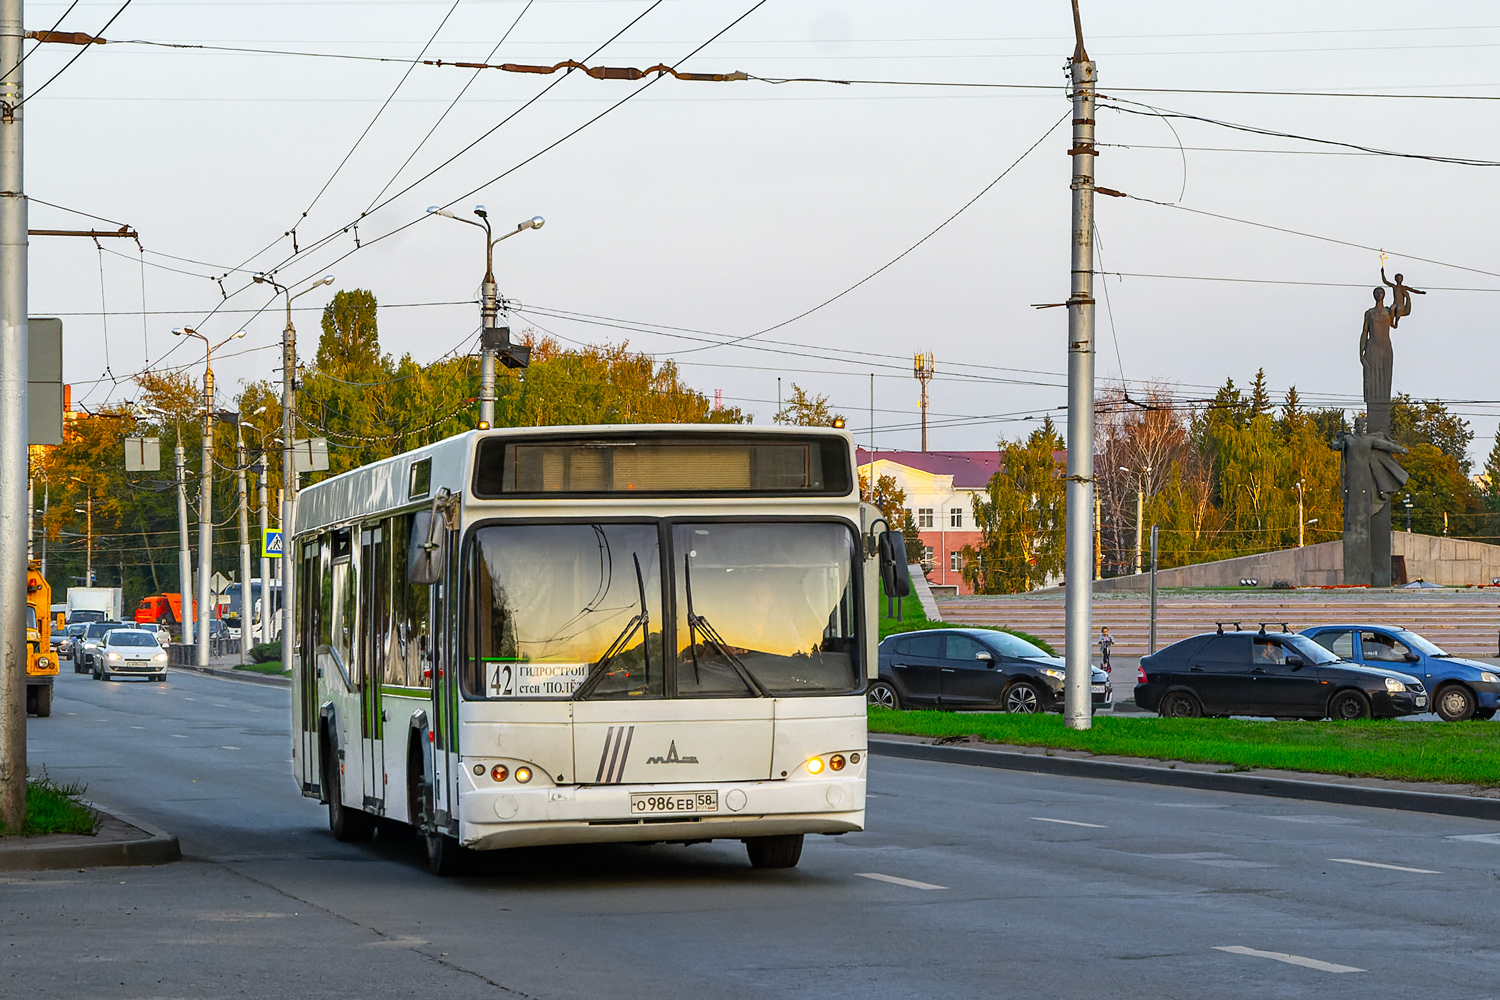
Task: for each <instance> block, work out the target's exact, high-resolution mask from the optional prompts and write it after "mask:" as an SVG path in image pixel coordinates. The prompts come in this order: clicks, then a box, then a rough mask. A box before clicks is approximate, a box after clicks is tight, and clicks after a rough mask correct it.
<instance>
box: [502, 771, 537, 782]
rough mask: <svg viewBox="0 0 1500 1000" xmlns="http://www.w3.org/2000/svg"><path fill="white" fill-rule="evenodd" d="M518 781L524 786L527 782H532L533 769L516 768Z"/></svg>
mask: <svg viewBox="0 0 1500 1000" xmlns="http://www.w3.org/2000/svg"><path fill="white" fill-rule="evenodd" d="M502 770H503V768H502ZM516 780H517V781H519V782H520V783H521V784H523V785H524V784H526V782H528V781H530V780H531V768H529V767H518V768H516Z"/></svg>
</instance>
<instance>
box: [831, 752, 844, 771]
mask: <svg viewBox="0 0 1500 1000" xmlns="http://www.w3.org/2000/svg"><path fill="white" fill-rule="evenodd" d="M828 766H829V767H831V768H833V769H834V770H835V771H842V770H843V769H844V755H843V754H841V753H836V754H834V755H833V756H832V757H829V758H828Z"/></svg>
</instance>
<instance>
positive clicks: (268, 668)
mask: <svg viewBox="0 0 1500 1000" xmlns="http://www.w3.org/2000/svg"><path fill="white" fill-rule="evenodd" d="M234 669H236V670H249V671H251V672H252V673H257V674H271V675H273V676H275V677H289V676H291V673H292V672H291V671H290V670H284V669H282V666H281V663H280V661H278V660H271V661H270V662H268V663H247V664H245V665H244V666H236V667H235V668H234Z"/></svg>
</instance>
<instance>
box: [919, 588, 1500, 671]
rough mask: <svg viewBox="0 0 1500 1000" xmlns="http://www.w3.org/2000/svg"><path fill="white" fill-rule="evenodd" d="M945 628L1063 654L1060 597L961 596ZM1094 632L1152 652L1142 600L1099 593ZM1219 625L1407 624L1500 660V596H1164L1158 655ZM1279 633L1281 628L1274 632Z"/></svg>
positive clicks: (1124, 650) (1456, 649)
mask: <svg viewBox="0 0 1500 1000" xmlns="http://www.w3.org/2000/svg"><path fill="white" fill-rule="evenodd" d="M938 607H939V609H940V611H941V613H942V616H943V620H944V621H945V622H952V623H955V624H964V625H1005V626H1008V627H1011V628H1016V629H1020V630H1021V631H1023V632H1030V633H1032V634H1033V635H1036V636H1040V637H1041V638H1043V639H1045V640H1047V641H1048V642H1049V643H1051V644H1052V645H1053V646H1054V647H1055V648H1056V649H1057V650H1058V651H1059V652H1061V651H1062V649H1063V600H1062V595H1061V594H1060V593H1056V592H1054V593H1049V594H1023V595H1006V596H972V597H956V598H949V599H947V600H941V601H939V602H938ZM1093 609H1094V614H1093V619H1094V627H1093V632H1094V635H1095V636H1096V637H1097V636H1098V633H1099V629H1100V627H1101V626H1105V625H1108V626H1109V631H1110V634H1111V635H1113V636H1114V639H1115V646H1114V652H1115V654H1116V655H1118V656H1142V655H1145V653H1146V648H1147V635H1148V629H1149V625H1150V602H1149V601H1148V599H1147V598H1146V596H1145V595H1140V594H1110V595H1103V594H1097V595H1095V596H1094V603H1093ZM1216 621H1226V622H1229V621H1238V622H1240V623H1241V624H1242V625H1243V626H1244V627H1245V628H1247V629H1255V628H1257V627H1259V626H1258V625H1257V623H1258V622H1263V621H1264V622H1286V623H1287V624H1288V625H1289V626H1290V627H1291V629H1292V631H1294V632H1295V631H1299V630H1301V629H1304V628H1308V627H1310V626H1312V625H1325V624H1329V625H1331V624H1339V623H1348V624H1351V625H1357V624H1386V625H1400V626H1404V627H1406V628H1409V629H1411V630H1412V631H1414V632H1418V633H1420V634H1422V635H1424V636H1426V637H1427V638H1428V639H1430V640H1432V641H1433V642H1435V643H1437V644H1438V645H1439V646H1442V647H1443V648H1444V649H1445V650H1447V651H1448V652H1450V653H1453V654H1455V655H1458V656H1483V657H1494V656H1500V590H1496V589H1493V588H1488V587H1486V588H1476V589H1474V590H1442V591H1388V590H1378V591H1367V590H1349V591H1326V590H1307V591H1249V590H1247V591H1228V592H1217V593H1197V594H1191V593H1190V594H1182V593H1174V594H1171V595H1169V596H1168V595H1162V596H1160V597H1159V598H1158V600H1157V621H1156V636H1157V648H1158V649H1160V648H1161V647H1162V646H1165V645H1168V644H1169V643H1173V642H1176V641H1177V640H1179V639H1185V638H1187V637H1188V636H1190V635H1196V634H1197V633H1199V632H1205V631H1210V630H1212V629H1213V628H1214V623H1215V622H1216ZM1272 627H1273V628H1277V629H1279V628H1280V626H1279V625H1276V626H1272Z"/></svg>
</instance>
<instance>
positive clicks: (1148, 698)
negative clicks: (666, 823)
mask: <svg viewBox="0 0 1500 1000" xmlns="http://www.w3.org/2000/svg"><path fill="white" fill-rule="evenodd" d="M1135 703H1136V705H1138V706H1139V707H1141V708H1143V709H1145V710H1146V711H1148V712H1151V711H1154V712H1159V713H1160V714H1162V715H1164V716H1175V717H1192V716H1199V715H1272V716H1276V717H1277V718H1298V719H1324V718H1329V717H1332V718H1335V719H1368V718H1371V717H1372V716H1374V717H1379V718H1388V717H1391V716H1398V715H1411V714H1413V713H1416V712H1425V711H1426V710H1427V692H1426V690H1425V689H1424V688H1423V687H1422V682H1421V681H1419V680H1418V679H1417V678H1415V677H1413V676H1411V675H1410V674H1405V673H1400V672H1398V671H1395V670H1384V669H1380V668H1377V667H1367V666H1361V665H1360V664H1357V663H1351V662H1350V661H1348V660H1341V659H1339V658H1338V657H1337V656H1335V655H1334V654H1333V653H1331V652H1329V651H1328V650H1326V649H1324V648H1323V647H1322V646H1320V645H1318V644H1317V643H1316V642H1313V641H1312V640H1311V639H1309V638H1307V637H1306V636H1303V635H1291V634H1285V633H1279V634H1278V633H1266V632H1264V631H1261V632H1223V633H1216V632H1209V633H1206V634H1204V635H1195V636H1193V637H1192V638H1191V639H1184V640H1182V641H1181V642H1175V643H1173V644H1172V645H1170V646H1168V647H1167V648H1165V649H1163V650H1160V651H1158V652H1156V653H1153V654H1152V655H1150V656H1145V657H1142V658H1141V668H1140V683H1139V684H1137V685H1136V688H1135Z"/></svg>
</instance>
